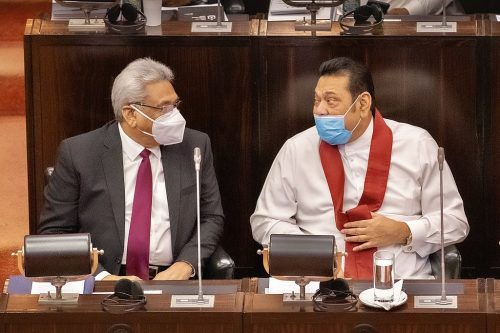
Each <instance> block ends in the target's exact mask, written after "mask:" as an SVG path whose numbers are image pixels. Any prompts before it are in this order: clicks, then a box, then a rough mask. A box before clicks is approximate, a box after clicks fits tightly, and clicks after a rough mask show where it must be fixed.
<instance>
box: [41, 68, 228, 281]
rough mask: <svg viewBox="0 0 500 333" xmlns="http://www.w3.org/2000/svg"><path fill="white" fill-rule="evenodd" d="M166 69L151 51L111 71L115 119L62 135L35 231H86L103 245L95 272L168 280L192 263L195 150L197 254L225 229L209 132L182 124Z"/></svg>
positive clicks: (189, 271)
mask: <svg viewBox="0 0 500 333" xmlns="http://www.w3.org/2000/svg"><path fill="white" fill-rule="evenodd" d="M173 77H174V76H173V73H172V71H171V70H170V69H169V68H168V67H167V66H165V65H164V64H161V63H159V62H156V61H154V60H151V59H149V58H143V59H137V60H135V61H133V62H132V63H130V64H129V65H128V66H127V67H126V68H125V69H124V70H123V71H122V72H121V73H120V74H119V75H118V76H117V77H116V79H115V81H114V84H113V89H112V95H111V98H112V103H113V109H114V113H115V118H116V120H115V121H112V122H110V123H108V124H106V125H105V126H103V127H101V128H99V129H97V130H94V131H91V132H88V133H85V134H82V135H78V136H75V137H72V138H69V139H66V140H64V141H63V142H62V143H61V145H60V147H59V151H58V157H57V162H56V165H55V168H54V172H53V174H52V177H51V179H50V182H49V184H48V185H47V186H46V188H45V206H44V209H43V211H42V214H41V217H40V223H39V229H38V231H39V233H71V232H88V233H90V234H91V236H92V242H93V245H94V246H95V247H97V248H99V249H104V255H103V256H101V258H100V262H99V268H98V272H97V276H96V278H97V279H105V280H112V279H118V278H119V276H123V275H126V276H128V277H129V278H141V279H148V278H151V279H153V278H154V279H157V280H176V279H188V278H189V277H192V276H194V274H195V273H196V272H195V269H194V267H196V266H197V265H196V263H197V260H198V259H197V258H198V257H197V231H196V230H197V229H196V216H197V210H196V174H195V167H194V162H193V150H194V148H195V147H199V148H200V150H201V156H202V160H201V171H200V197H201V198H200V205H201V206H200V216H201V218H200V221H201V233H200V234H201V258H202V261H204V260H206V259H208V258H209V257H210V256H211V254H212V253H213V252H214V250H215V248H216V246H217V244H218V242H219V240H220V238H221V235H222V232H223V224H224V216H223V212H222V206H221V200H220V194H219V188H218V184H217V179H216V176H215V171H214V167H213V163H212V162H213V161H212V159H213V158H212V151H211V146H210V139H209V138H208V136H207V135H206V134H204V133H201V132H198V131H195V130H191V129H188V128H185V120H184V118H183V117H182V115H181V114H180V112H179V110H178V109H177V106H178V105H179V103H180V100H179V97H178V96H177V94H176V92H175V90H174V87H173V86H172V81H173Z"/></svg>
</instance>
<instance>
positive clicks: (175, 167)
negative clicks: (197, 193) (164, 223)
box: [161, 145, 181, 258]
mask: <svg viewBox="0 0 500 333" xmlns="http://www.w3.org/2000/svg"><path fill="white" fill-rule="evenodd" d="M175 146H176V145H173V146H161V161H162V164H163V172H164V175H165V187H166V191H167V200H168V212H169V216H170V232H171V237H172V252H173V255H174V258H175V257H177V255H178V248H177V246H176V243H175V242H176V239H177V231H178V226H179V209H180V197H181V190H180V189H181V184H180V182H181V176H180V172H181V158H180V155H179V153H178V151H177V149H175Z"/></svg>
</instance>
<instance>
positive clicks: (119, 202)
mask: <svg viewBox="0 0 500 333" xmlns="http://www.w3.org/2000/svg"><path fill="white" fill-rule="evenodd" d="M104 147H105V149H104V153H103V154H102V155H101V160H102V165H103V169H104V175H105V178H106V184H107V187H108V191H109V195H110V200H111V206H112V208H113V215H114V217H115V223H116V228H117V230H118V236H119V237H120V243H121V244H122V246H123V244H124V237H125V185H124V180H123V179H124V177H123V152H122V143H121V139H120V132H119V130H118V123H116V122H115V123H113V124H112V125H110V126H109V127H108V131H107V136H106V138H105V139H104Z"/></svg>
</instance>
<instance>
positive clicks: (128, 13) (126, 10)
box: [122, 2, 137, 22]
mask: <svg viewBox="0 0 500 333" xmlns="http://www.w3.org/2000/svg"><path fill="white" fill-rule="evenodd" d="M122 15H123V17H124V18H125V19H126V20H127V21H128V22H135V21H136V20H137V9H136V8H135V7H134V5H132V4H130V3H127V2H126V3H124V4H123V5H122Z"/></svg>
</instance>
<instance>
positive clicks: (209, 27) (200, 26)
mask: <svg viewBox="0 0 500 333" xmlns="http://www.w3.org/2000/svg"><path fill="white" fill-rule="evenodd" d="M223 15H224V8H223V7H222V4H221V0H217V17H216V19H217V23H215V24H213V23H212V22H193V23H192V24H191V32H231V30H232V28H233V22H224V23H222V21H223Z"/></svg>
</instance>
